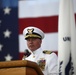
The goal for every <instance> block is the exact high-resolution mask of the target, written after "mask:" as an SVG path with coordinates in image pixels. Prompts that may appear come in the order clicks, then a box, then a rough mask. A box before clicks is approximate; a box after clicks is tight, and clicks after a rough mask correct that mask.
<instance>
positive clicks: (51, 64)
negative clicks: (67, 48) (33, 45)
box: [23, 48, 58, 75]
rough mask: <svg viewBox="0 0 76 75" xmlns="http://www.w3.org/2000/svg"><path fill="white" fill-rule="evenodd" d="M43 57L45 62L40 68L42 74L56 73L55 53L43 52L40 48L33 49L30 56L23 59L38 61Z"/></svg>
mask: <svg viewBox="0 0 76 75" xmlns="http://www.w3.org/2000/svg"><path fill="white" fill-rule="evenodd" d="M41 59H44V60H45V62H46V64H45V68H44V70H42V72H43V74H44V75H58V74H57V62H58V58H57V55H56V54H55V53H51V54H44V53H43V50H42V49H41V48H39V49H37V50H35V51H34V52H32V53H31V55H30V56H28V57H27V58H24V59H23V60H30V61H33V62H36V63H38V60H41Z"/></svg>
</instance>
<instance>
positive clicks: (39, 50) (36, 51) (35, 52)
mask: <svg viewBox="0 0 76 75" xmlns="http://www.w3.org/2000/svg"><path fill="white" fill-rule="evenodd" d="M41 51H42V49H41V47H40V48H38V49H37V50H35V51H33V52H32V53H33V54H35V55H36V54H39V53H40V52H41Z"/></svg>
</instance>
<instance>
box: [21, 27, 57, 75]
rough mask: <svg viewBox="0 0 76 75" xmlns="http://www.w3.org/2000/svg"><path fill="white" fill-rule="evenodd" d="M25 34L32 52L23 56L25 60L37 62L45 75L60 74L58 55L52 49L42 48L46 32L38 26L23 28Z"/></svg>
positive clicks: (29, 49)
mask: <svg viewBox="0 0 76 75" xmlns="http://www.w3.org/2000/svg"><path fill="white" fill-rule="evenodd" d="M23 35H24V37H25V40H26V42H27V46H28V51H29V52H30V53H29V54H30V55H29V56H27V55H26V56H25V57H23V60H29V61H33V62H36V63H37V64H38V65H39V67H40V69H41V70H42V72H43V73H44V75H58V74H57V66H58V65H57V63H58V58H57V55H56V54H55V53H53V52H51V51H48V50H42V49H41V43H42V39H43V38H44V32H43V31H42V30H40V29H39V28H37V27H27V28H25V29H24V30H23Z"/></svg>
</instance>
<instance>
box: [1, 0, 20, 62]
mask: <svg viewBox="0 0 76 75" xmlns="http://www.w3.org/2000/svg"><path fill="white" fill-rule="evenodd" d="M18 48H19V47H18V0H0V61H10V60H18V59H19V49H18Z"/></svg>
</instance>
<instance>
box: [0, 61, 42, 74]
mask: <svg viewBox="0 0 76 75" xmlns="http://www.w3.org/2000/svg"><path fill="white" fill-rule="evenodd" d="M0 75H43V73H42V71H41V69H40V68H39V66H38V65H37V64H36V63H35V62H31V61H27V60H15V61H5V62H0Z"/></svg>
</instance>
